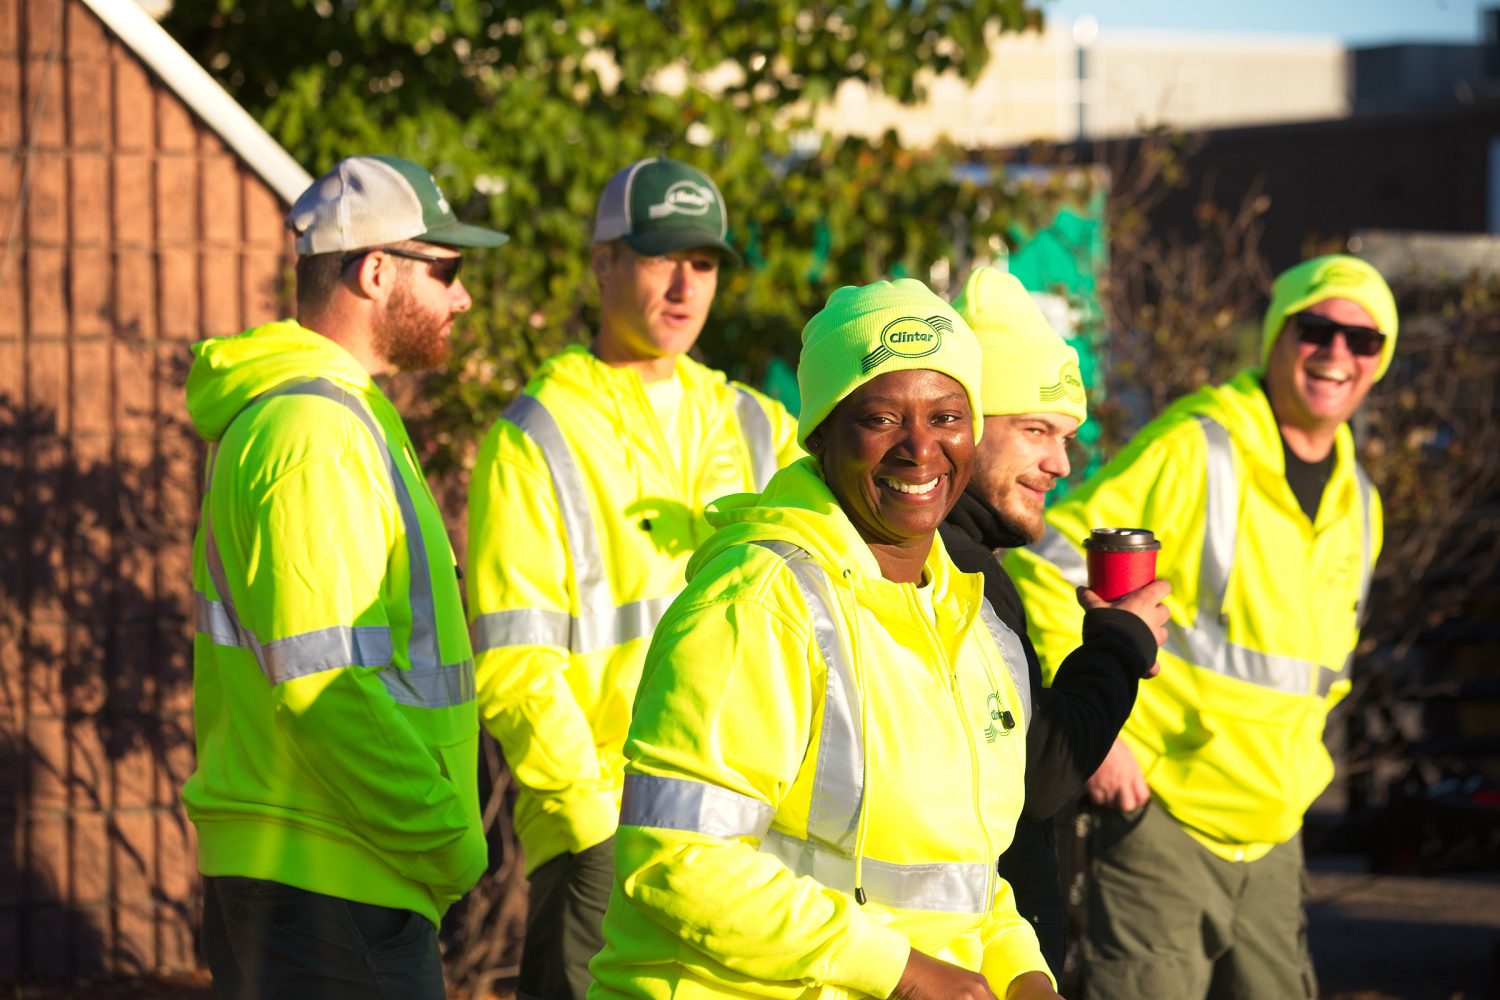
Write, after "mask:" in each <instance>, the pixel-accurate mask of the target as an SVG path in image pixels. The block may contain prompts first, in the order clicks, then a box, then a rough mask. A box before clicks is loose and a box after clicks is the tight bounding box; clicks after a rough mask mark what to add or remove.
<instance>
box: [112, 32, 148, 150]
mask: <svg viewBox="0 0 1500 1000" xmlns="http://www.w3.org/2000/svg"><path fill="white" fill-rule="evenodd" d="M113 51H114V52H115V53H116V57H115V58H114V59H113V60H111V63H110V65H111V67H112V68H113V69H114V80H115V86H114V98H115V99H114V102H113V103H114V118H115V148H116V149H117V150H121V151H125V152H132V153H149V152H151V151H153V150H155V149H156V101H155V98H154V96H153V88H152V85H151V77H150V75H149V74H148V73H147V71H146V67H145V65H144V64H142V63H141V61H140V59H139V58H138V57H137V56H136V55H135V53H133V52H131V51H130V50H128V49H126V48H125V47H124V46H119V47H116V48H114V49H113Z"/></svg>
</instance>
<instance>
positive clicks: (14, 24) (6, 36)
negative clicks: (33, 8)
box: [0, 0, 21, 56]
mask: <svg viewBox="0 0 1500 1000" xmlns="http://www.w3.org/2000/svg"><path fill="white" fill-rule="evenodd" d="M20 17H21V4H20V0H0V52H3V53H4V54H6V55H7V56H13V55H17V54H19V53H20V51H21V21H20Z"/></svg>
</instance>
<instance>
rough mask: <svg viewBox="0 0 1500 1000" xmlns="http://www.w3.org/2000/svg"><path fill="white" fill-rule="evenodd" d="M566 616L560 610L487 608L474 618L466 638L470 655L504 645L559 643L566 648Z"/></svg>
mask: <svg viewBox="0 0 1500 1000" xmlns="http://www.w3.org/2000/svg"><path fill="white" fill-rule="evenodd" d="M568 628H569V618H568V616H567V615H566V614H564V613H563V612H561V611H544V610H543V609H541V608H517V609H515V610H513V611H491V612H489V613H488V614H483V615H480V616H479V617H478V618H476V619H474V622H473V624H472V625H470V626H469V641H470V643H471V644H472V645H473V647H474V655H475V656H478V655H479V654H480V653H483V652H487V651H488V650H491V649H500V648H502V647H504V646H560V647H562V648H563V649H567V648H568V634H569V633H568Z"/></svg>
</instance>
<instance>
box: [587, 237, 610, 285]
mask: <svg viewBox="0 0 1500 1000" xmlns="http://www.w3.org/2000/svg"><path fill="white" fill-rule="evenodd" d="M614 262H615V246H614V244H613V243H595V244H594V246H593V248H592V249H591V250H590V251H589V270H590V271H592V272H594V280H595V281H597V282H599V284H600V285H603V284H604V276H605V275H606V274H608V273H609V268H610V265H611V264H613V263H614Z"/></svg>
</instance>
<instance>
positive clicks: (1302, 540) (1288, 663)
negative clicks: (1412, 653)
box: [1005, 369, 1382, 861]
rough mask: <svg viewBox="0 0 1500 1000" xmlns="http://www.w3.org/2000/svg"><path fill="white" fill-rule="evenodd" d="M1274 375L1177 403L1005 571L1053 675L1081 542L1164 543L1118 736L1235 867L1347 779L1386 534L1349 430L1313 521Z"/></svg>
mask: <svg viewBox="0 0 1500 1000" xmlns="http://www.w3.org/2000/svg"><path fill="white" fill-rule="evenodd" d="M1261 378H1262V372H1261V371H1260V370H1258V369H1251V370H1247V371H1244V372H1241V373H1240V374H1239V375H1238V376H1236V377H1235V378H1234V379H1233V380H1232V381H1230V382H1228V383H1226V384H1225V385H1222V386H1215V387H1208V388H1204V389H1201V390H1199V391H1198V392H1195V393H1193V394H1191V395H1189V396H1186V397H1184V398H1182V399H1180V400H1178V401H1177V402H1176V403H1174V404H1173V405H1172V406H1171V407H1170V408H1169V409H1168V410H1167V411H1166V412H1165V413H1163V414H1162V416H1160V417H1159V418H1157V419H1156V420H1155V421H1153V422H1152V423H1150V424H1149V425H1147V426H1146V427H1145V428H1144V429H1143V430H1142V431H1141V432H1140V433H1139V434H1138V435H1136V437H1135V439H1134V440H1133V441H1132V442H1131V444H1130V446H1129V447H1127V448H1126V449H1125V450H1124V451H1123V452H1122V453H1121V454H1120V455H1119V456H1118V457H1117V458H1115V460H1114V461H1113V462H1111V463H1110V464H1109V465H1108V466H1106V467H1105V468H1104V469H1102V470H1101V471H1100V472H1099V473H1098V474H1097V475H1096V476H1095V477H1094V478H1093V479H1092V480H1090V481H1089V482H1088V483H1087V484H1086V485H1085V486H1084V487H1083V488H1082V489H1080V490H1078V491H1077V492H1076V493H1074V494H1072V495H1071V496H1069V497H1068V499H1067V500H1065V501H1064V502H1062V503H1060V504H1058V505H1057V506H1056V507H1054V508H1053V509H1052V510H1051V511H1049V512H1048V514H1047V523H1048V528H1047V532H1046V534H1045V535H1044V536H1043V538H1042V540H1041V541H1040V542H1038V543H1037V544H1036V545H1034V546H1033V547H1032V549H1030V550H1026V549H1016V550H1012V552H1011V553H1010V555H1009V556H1008V557H1007V560H1006V564H1005V565H1006V569H1007V570H1009V571H1010V574H1011V577H1012V578H1013V579H1014V580H1015V583H1016V586H1017V587H1018V588H1019V589H1020V591H1021V596H1022V600H1023V601H1024V602H1025V605H1026V611H1027V613H1028V615H1029V616H1030V622H1031V632H1032V636H1033V638H1034V639H1035V641H1036V646H1037V652H1038V654H1039V655H1040V657H1041V660H1042V664H1043V668H1044V670H1048V671H1050V670H1054V669H1055V668H1056V665H1057V664H1058V663H1060V662H1061V661H1062V658H1063V657H1064V656H1065V655H1066V654H1067V653H1068V652H1069V651H1070V650H1071V649H1072V648H1073V646H1074V645H1076V644H1077V637H1078V628H1079V620H1080V617H1081V614H1082V613H1081V611H1079V609H1078V604H1077V601H1076V600H1075V599H1074V594H1073V587H1074V585H1075V584H1080V583H1083V582H1084V580H1085V578H1086V572H1085V569H1084V561H1083V557H1082V549H1081V548H1080V546H1081V544H1082V540H1083V539H1084V538H1085V537H1087V535H1088V533H1089V531H1090V530H1091V529H1093V528H1096V527H1125V528H1137V527H1142V528H1150V529H1151V530H1152V531H1154V532H1156V534H1157V537H1158V538H1159V539H1160V540H1161V551H1160V552H1159V553H1158V557H1157V575H1158V576H1160V577H1162V578H1164V579H1167V580H1170V581H1171V583H1172V593H1171V596H1169V597H1168V598H1167V602H1166V603H1167V606H1168V608H1169V609H1170V611H1171V621H1170V622H1169V624H1168V633H1169V637H1168V640H1167V644H1166V645H1165V646H1164V647H1163V648H1162V650H1161V654H1160V662H1161V666H1162V670H1161V674H1160V676H1158V677H1157V678H1156V679H1155V680H1153V681H1151V682H1150V683H1148V684H1142V685H1141V688H1140V694H1139V695H1138V697H1137V699H1136V705H1135V710H1134V712H1133V713H1132V715H1131V717H1130V720H1129V721H1128V722H1127V723H1126V726H1125V729H1124V732H1123V734H1122V735H1123V737H1124V739H1125V741H1126V743H1127V744H1128V745H1129V746H1130V748H1131V749H1132V750H1133V751H1134V752H1135V755H1136V758H1137V760H1138V761H1139V762H1140V764H1141V768H1142V770H1143V771H1144V773H1145V777H1146V781H1147V783H1148V784H1149V785H1150V786H1151V791H1152V794H1153V796H1154V797H1155V799H1156V800H1157V801H1158V802H1159V803H1160V804H1161V805H1162V806H1163V807H1164V808H1165V809H1166V810H1167V812H1169V813H1170V814H1171V815H1172V816H1173V817H1174V818H1175V819H1176V820H1177V821H1178V822H1179V823H1181V824H1182V825H1183V826H1184V827H1185V828H1186V829H1187V831H1188V832H1189V833H1191V834H1192V835H1193V836H1194V837H1195V838H1197V839H1198V841H1199V842H1201V843H1202V844H1204V846H1206V847H1207V848H1208V849H1209V850H1211V851H1213V852H1214V853H1215V854H1217V855H1219V856H1220V857H1223V858H1226V859H1228V860H1231V861H1254V860H1256V859H1257V858H1259V857H1262V856H1264V855H1265V854H1266V853H1267V852H1268V851H1270V849H1271V848H1272V847H1274V846H1276V845H1277V844H1280V843H1283V842H1285V841H1287V840H1289V839H1291V837H1292V836H1293V835H1295V834H1296V833H1297V831H1298V830H1299V829H1300V828H1301V826H1302V816H1303V813H1304V812H1306V810H1307V807H1308V806H1309V805H1310V804H1311V803H1312V801H1313V799H1314V798H1316V797H1317V795H1318V793H1320V792H1321V791H1322V790H1323V789H1324V788H1325V787H1326V786H1327V784H1328V782H1329V780H1330V779H1331V778H1332V776H1333V762H1332V760H1331V759H1330V758H1329V755H1328V751H1327V749H1325V747H1324V746H1323V724H1324V720H1325V718H1326V716H1327V714H1328V711H1329V709H1330V708H1332V707H1333V705H1334V704H1335V703H1336V702H1337V701H1338V700H1339V699H1340V698H1342V697H1343V696H1344V695H1345V694H1346V693H1347V692H1348V690H1349V672H1348V669H1349V659H1350V657H1351V655H1352V653H1353V651H1354V646H1355V643H1356V640H1357V638H1358V633H1359V620H1360V613H1361V609H1362V607H1363V605H1364V601H1365V595H1366V592H1367V589H1368V587H1369V581H1370V574H1371V571H1372V569H1373V567H1374V564H1375V558H1376V556H1377V555H1378V554H1379V549H1380V543H1381V538H1382V520H1381V507H1380V498H1379V496H1378V495H1377V493H1376V492H1375V489H1374V487H1373V486H1371V484H1370V482H1369V480H1368V479H1367V478H1366V477H1365V474H1364V472H1363V471H1362V470H1361V469H1360V468H1359V465H1358V462H1357V460H1356V459H1355V456H1354V443H1353V438H1352V436H1351V435H1350V433H1349V429H1348V427H1341V428H1339V431H1338V436H1337V439H1336V443H1335V446H1334V454H1335V458H1334V467H1333V472H1332V474H1331V477H1330V479H1329V482H1328V484H1327V486H1326V488H1325V489H1324V491H1323V498H1322V503H1321V504H1320V506H1319V508H1318V516H1317V520H1316V521H1310V520H1309V519H1308V517H1307V515H1306V514H1304V513H1303V511H1302V508H1301V506H1300V505H1299V504H1298V503H1297V499H1296V497H1295V496H1294V495H1293V493H1292V488H1291V487H1290V486H1289V485H1288V484H1287V481H1286V468H1285V461H1284V458H1283V452H1282V443H1281V436H1280V432H1279V431H1278V429H1277V426H1276V420H1275V417H1274V415H1273V414H1272V412H1271V407H1270V403H1269V402H1268V401H1267V399H1266V396H1265V392H1264V391H1263V390H1262V388H1261Z"/></svg>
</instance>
